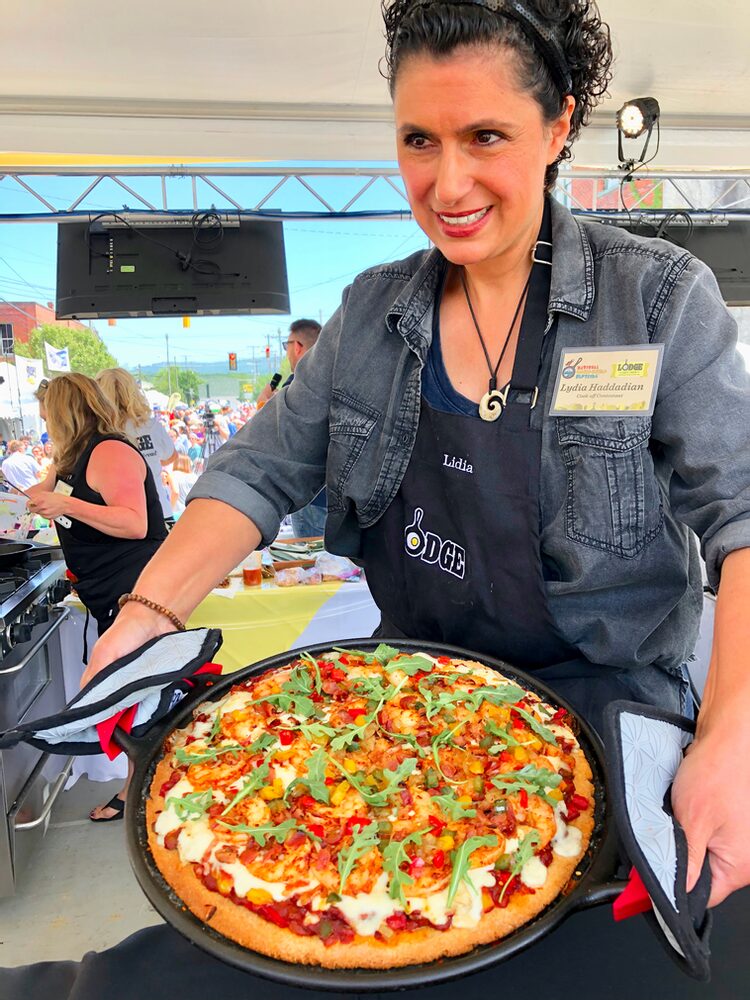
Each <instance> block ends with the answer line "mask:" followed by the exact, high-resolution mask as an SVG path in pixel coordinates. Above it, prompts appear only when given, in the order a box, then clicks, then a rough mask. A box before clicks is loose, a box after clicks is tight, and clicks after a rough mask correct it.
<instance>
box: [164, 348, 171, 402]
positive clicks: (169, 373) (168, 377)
mask: <svg viewBox="0 0 750 1000" xmlns="http://www.w3.org/2000/svg"><path fill="white" fill-rule="evenodd" d="M164 339H165V340H166V342H167V385H168V386H169V395H170V396H171V395H172V370H171V368H170V367H169V334H168V333H165V334H164Z"/></svg>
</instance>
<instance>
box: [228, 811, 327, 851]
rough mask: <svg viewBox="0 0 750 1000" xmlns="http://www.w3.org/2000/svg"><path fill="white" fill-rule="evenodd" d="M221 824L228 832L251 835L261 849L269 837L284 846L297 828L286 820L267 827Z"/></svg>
mask: <svg viewBox="0 0 750 1000" xmlns="http://www.w3.org/2000/svg"><path fill="white" fill-rule="evenodd" d="M222 815H223V814H222ZM219 822H220V823H221V825H222V826H225V827H226V828H227V829H228V830H234V831H235V832H236V833H249V834H250V836H251V837H252V838H253V840H254V841H255V842H256V844H257V845H258V846H259V847H265V846H266V840H267V838H268V837H270V838H271V839H272V840H275V841H276V843H277V844H283V843H284V841H285V840H286V838H287V837H288V836H289V834H290V833H291V832H292V830H294V829H296V827H297V824H296V823H295V822H294V820H293V819H286V820H284V822H283V823H279V824H278V825H274V824H273V823H271V824H269V825H267V826H247V824H246V823H236V824H234V825H232V824H231V823H224V822H222V821H221V820H219ZM304 832H305V833H307V832H308V831H306V830H305V831H304Z"/></svg>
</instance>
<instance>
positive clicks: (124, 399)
mask: <svg viewBox="0 0 750 1000" xmlns="http://www.w3.org/2000/svg"><path fill="white" fill-rule="evenodd" d="M96 381H97V382H98V383H99V387H100V389H101V390H102V392H103V393H104V395H105V396H106V397H107V399H108V400H109V401H110V403H112V405H113V406H114V408H115V418H116V424H115V426H116V427H117V430H118V431H119V432H120V433H121V434H123V435H124V436H125V437H128V438H130V440H131V441H133V443H134V444H135V446H136V447H137V448H138V451H140V453H141V455H143V457H144V459H145V460H146V465H148V467H149V469H150V470H151V475H152V476H153V477H154V482H155V483H156V489H157V492H158V494H159V501H160V503H161V508H162V512H163V514H164V518H165V520H167V521H170V522H171V520H172V506H171V504H170V498H169V492H168V491H167V490H166V489H165V488H164V485H163V483H162V477H161V471H162V466H165V465H171V463H172V461H173V460H174V457H175V455H176V452H175V448H174V442H173V441H172V438H171V437H170V436H169V433H168V431H167V429H166V427H164V425H163V424H162V423H160V422H159V420H157V418H156V417H155V416H154V414H153V412H152V410H151V407H150V406H149V405H148V401H147V400H146V397H145V396H144V395H143V392H142V391H141V388H140V386H139V385H138V383H137V382H136V380H135V379H134V378H133V376H132V375H131V374H130V372H127V371H125V369H124V368H105V369H104V370H103V371H100V372H99V374H98V375H97V376H96Z"/></svg>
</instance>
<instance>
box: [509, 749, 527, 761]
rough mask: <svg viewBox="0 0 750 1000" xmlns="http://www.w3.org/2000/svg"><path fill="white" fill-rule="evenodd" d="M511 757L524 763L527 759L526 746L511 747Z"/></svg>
mask: <svg viewBox="0 0 750 1000" xmlns="http://www.w3.org/2000/svg"><path fill="white" fill-rule="evenodd" d="M513 757H514V759H515V760H517V761H519V762H520V763H521V764H524V763H525V762H526V761H527V760H528V759H529V755H528V754H527V753H526V747H513Z"/></svg>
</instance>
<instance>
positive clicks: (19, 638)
mask: <svg viewBox="0 0 750 1000" xmlns="http://www.w3.org/2000/svg"><path fill="white" fill-rule="evenodd" d="M30 639H31V625H18V624H16V625H11V627H10V641H11V642H12V643H13V645H14V646H16V645H17V644H18V643H19V642H28V641H29V640H30Z"/></svg>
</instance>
